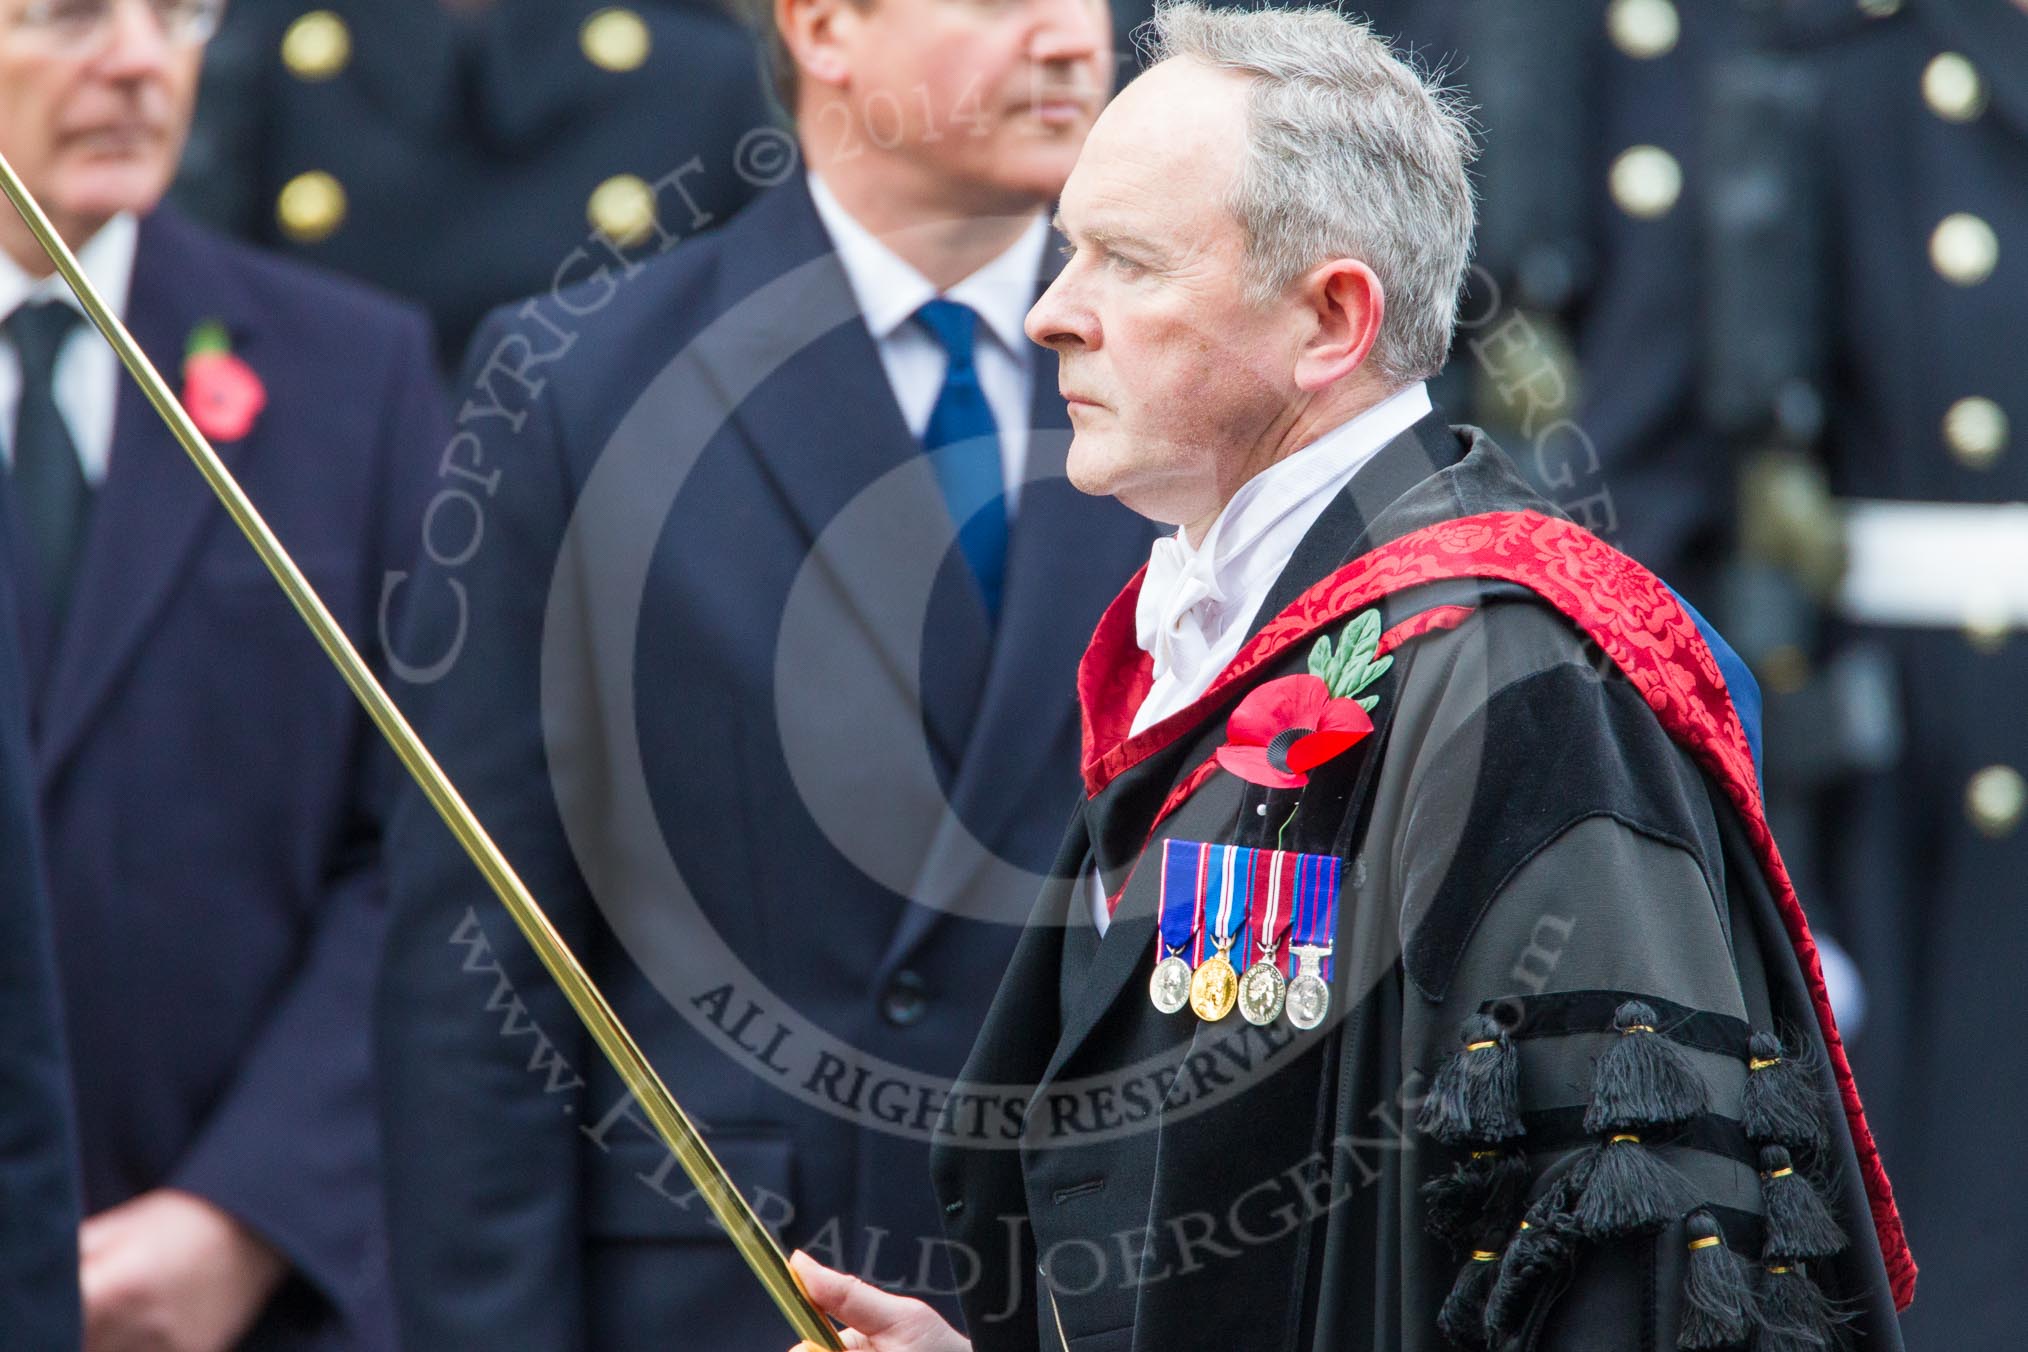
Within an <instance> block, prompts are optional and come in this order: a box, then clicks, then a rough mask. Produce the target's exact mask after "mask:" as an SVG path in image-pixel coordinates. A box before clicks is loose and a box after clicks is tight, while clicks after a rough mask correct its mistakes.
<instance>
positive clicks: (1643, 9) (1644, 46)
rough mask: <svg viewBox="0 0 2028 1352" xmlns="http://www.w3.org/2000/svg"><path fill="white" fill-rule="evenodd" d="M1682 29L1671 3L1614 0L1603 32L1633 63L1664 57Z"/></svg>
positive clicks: (1645, 0)
mask: <svg viewBox="0 0 2028 1352" xmlns="http://www.w3.org/2000/svg"><path fill="white" fill-rule="evenodd" d="M1681 29H1682V23H1681V21H1680V20H1679V19H1678V18H1677V17H1676V6H1675V5H1673V4H1671V3H1670V0H1613V2H1612V5H1611V7H1610V8H1608V9H1607V10H1606V31H1607V32H1608V33H1610V34H1612V39H1613V46H1615V47H1617V48H1619V49H1620V50H1621V51H1623V52H1625V53H1626V54H1627V55H1628V56H1631V57H1633V58H1634V59H1635V60H1636V61H1648V60H1652V59H1653V58H1655V57H1658V56H1664V55H1666V54H1667V53H1668V52H1669V50H1670V49H1671V48H1673V47H1674V46H1675V45H1676V37H1677V34H1678V33H1679V32H1680V31H1681Z"/></svg>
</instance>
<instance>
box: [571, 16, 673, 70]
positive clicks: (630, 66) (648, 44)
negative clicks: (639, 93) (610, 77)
mask: <svg viewBox="0 0 2028 1352" xmlns="http://www.w3.org/2000/svg"><path fill="white" fill-rule="evenodd" d="M577 41H578V45H579V46H580V47H582V48H584V55H585V60H587V61H589V62H591V63H592V64H593V65H594V66H597V67H598V68H599V69H600V70H610V71H614V72H616V73H624V72H626V71H630V70H639V69H640V68H641V67H642V65H643V64H645V63H646V62H647V60H648V52H649V50H650V49H651V48H652V47H653V46H654V39H653V38H652V37H650V36H649V34H648V25H647V24H646V23H644V22H642V20H641V16H640V15H638V14H636V13H634V11H632V10H631V9H602V10H600V11H599V12H598V13H596V14H594V15H592V16H591V17H590V18H589V19H586V20H585V21H584V27H583V28H581V29H579V30H578V35H577Z"/></svg>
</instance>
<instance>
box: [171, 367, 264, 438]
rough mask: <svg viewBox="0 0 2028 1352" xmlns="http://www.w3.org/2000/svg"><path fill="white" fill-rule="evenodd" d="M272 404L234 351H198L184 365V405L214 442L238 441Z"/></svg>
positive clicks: (260, 385) (253, 375)
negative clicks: (262, 411)
mask: <svg viewBox="0 0 2028 1352" xmlns="http://www.w3.org/2000/svg"><path fill="white" fill-rule="evenodd" d="M267 404H268V391H267V387H266V386H265V385H263V384H261V378H260V377H259V376H257V375H255V374H254V372H253V368H252V367H250V366H248V365H247V364H246V363H245V362H243V361H241V360H240V359H239V358H238V357H235V356H234V355H233V354H232V353H230V352H198V353H194V354H193V355H191V356H190V357H188V358H186V359H185V360H184V363H183V406H184V407H185V408H186V409H188V410H190V420H191V421H192V422H194V423H196V424H197V430H198V431H200V432H202V433H204V435H205V436H207V437H210V438H211V439H212V440H213V441H238V440H239V439H240V438H241V437H243V436H245V435H246V434H247V433H248V432H251V431H252V430H253V425H254V420H255V419H256V418H258V417H260V414H261V410H262V409H264V408H266V407H267Z"/></svg>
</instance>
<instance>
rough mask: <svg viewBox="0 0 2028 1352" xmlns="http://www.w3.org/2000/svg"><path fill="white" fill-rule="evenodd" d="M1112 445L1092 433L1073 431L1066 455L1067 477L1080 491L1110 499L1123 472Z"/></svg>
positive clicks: (1071, 484)
mask: <svg viewBox="0 0 2028 1352" xmlns="http://www.w3.org/2000/svg"><path fill="white" fill-rule="evenodd" d="M1119 468H1120V467H1119V466H1118V464H1116V463H1115V462H1114V460H1113V458H1112V456H1111V455H1110V453H1109V448H1108V447H1107V446H1106V445H1105V443H1104V442H1102V441H1101V440H1100V439H1099V438H1097V437H1095V436H1093V435H1092V434H1091V433H1089V432H1074V433H1073V434H1072V435H1071V438H1070V450H1069V452H1068V453H1067V454H1066V455H1065V457H1064V462H1063V473H1064V477H1065V478H1067V479H1069V480H1070V486H1071V487H1072V488H1075V489H1076V490H1077V491H1078V492H1080V493H1089V494H1091V495H1092V496H1093V497H1095V498H1109V497H1111V496H1113V494H1114V493H1115V492H1117V491H1118V489H1119V484H1120V473H1119Z"/></svg>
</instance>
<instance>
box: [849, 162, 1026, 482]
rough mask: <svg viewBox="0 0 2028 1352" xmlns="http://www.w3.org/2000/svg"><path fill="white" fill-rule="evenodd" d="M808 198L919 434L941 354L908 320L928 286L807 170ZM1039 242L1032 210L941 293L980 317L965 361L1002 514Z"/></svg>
mask: <svg viewBox="0 0 2028 1352" xmlns="http://www.w3.org/2000/svg"><path fill="white" fill-rule="evenodd" d="M810 196H811V197H812V198H814V199H815V200H816V203H817V215H818V217H819V219H821V220H822V221H823V223H824V232H825V233H826V234H828V235H830V237H831V243H832V244H833V245H834V246H836V248H837V250H838V259H839V261H840V262H841V263H842V264H843V265H844V267H845V277H846V280H847V281H848V282H850V283H851V286H852V295H853V298H854V299H856V300H857V301H858V302H859V311H860V313H861V315H863V316H864V317H865V320H866V328H867V331H868V332H869V333H871V334H872V335H873V342H874V345H875V346H876V347H878V348H879V349H880V364H881V366H882V367H884V368H885V369H886V371H887V383H888V384H889V385H890V386H892V387H893V389H894V398H895V402H896V403H898V404H899V405H900V406H901V416H902V418H903V420H904V421H905V422H907V424H908V430H909V431H911V432H913V433H914V434H915V436H916V439H917V440H918V441H919V440H921V439H922V435H923V432H924V431H925V430H926V429H927V428H928V427H929V420H930V414H931V413H932V412H933V411H934V410H935V408H936V403H937V395H938V394H939V393H940V392H941V391H942V390H943V386H944V372H945V369H946V368H947V367H948V366H949V364H950V359H949V357H948V356H947V355H946V354H945V352H944V348H943V344H941V343H939V342H938V341H937V340H936V338H935V337H933V336H932V335H931V334H930V332H929V330H928V329H926V328H924V327H923V326H922V325H920V324H916V323H911V322H910V320H911V317H912V316H913V315H914V314H915V312H916V311H917V310H918V309H920V308H922V305H923V303H924V302H925V301H930V300H934V299H936V297H937V294H938V293H937V289H936V287H935V286H934V285H933V284H932V283H931V282H930V280H929V279H928V278H927V277H924V276H923V275H922V274H921V273H920V272H917V271H916V270H915V269H914V268H913V267H911V266H909V265H908V264H907V263H906V262H903V261H902V259H901V258H900V257H899V256H898V255H897V254H896V253H895V252H894V250H892V249H890V248H888V247H887V245H885V244H883V243H881V241H880V239H879V237H877V236H876V235H874V234H873V232H872V231H870V230H868V229H867V228H866V227H865V226H863V225H861V224H860V223H859V222H858V221H857V220H855V219H853V217H852V215H851V213H849V212H848V211H846V210H845V208H844V207H843V206H842V205H841V204H840V203H839V201H838V199H837V198H836V197H835V196H833V195H832V193H831V190H830V189H829V188H828V187H826V186H825V185H824V180H823V179H821V178H819V177H817V175H815V174H811V175H810ZM1048 244H1049V222H1048V221H1047V220H1046V219H1045V218H1044V217H1043V215H1042V213H1040V212H1037V213H1036V216H1035V220H1034V221H1033V222H1032V223H1031V224H1030V225H1029V227H1028V229H1026V230H1025V231H1023V232H1022V234H1021V238H1019V239H1017V240H1015V241H1014V243H1013V244H1012V245H1011V246H1010V247H1009V248H1008V249H1007V250H1006V252H1004V253H1002V254H1001V255H1000V256H999V257H997V258H995V259H994V260H993V261H992V262H990V263H988V264H986V265H985V266H984V267H982V268H980V269H979V270H978V271H977V272H975V273H973V274H972V275H971V276H969V277H967V278H965V280H963V281H962V282H959V283H958V284H957V285H956V286H954V287H952V288H951V289H950V290H948V291H946V292H944V293H943V295H944V298H945V299H947V300H954V301H957V302H958V303H960V304H962V305H968V306H970V307H971V308H972V310H973V311H974V312H976V313H977V314H978V316H979V338H978V343H977V346H976V347H975V349H974V361H975V363H976V364H977V366H978V368H979V385H980V387H981V389H983V391H984V392H985V395H986V405H987V407H989V408H991V409H992V410H993V422H994V423H995V424H996V428H997V430H998V432H999V435H1000V470H1001V476H1002V480H1003V482H1004V483H1005V484H1006V487H1007V515H1008V518H1009V519H1010V520H1011V519H1012V518H1013V515H1014V510H1015V508H1016V507H1017V506H1018V505H1019V502H1020V497H1021V482H1022V479H1023V478H1024V477H1025V472H1026V470H1027V467H1028V409H1029V401H1030V399H1031V398H1032V396H1033V394H1034V391H1035V368H1034V364H1033V362H1032V360H1031V354H1032V353H1033V351H1034V346H1035V345H1034V344H1033V343H1031V342H1029V341H1028V335H1027V334H1026V333H1024V332H1023V331H1022V327H1021V326H1022V323H1023V321H1025V320H1026V319H1027V317H1028V311H1029V309H1030V308H1031V307H1032V306H1033V305H1034V304H1035V284H1036V282H1037V281H1038V280H1039V279H1040V277H1041V275H1042V251H1043V250H1044V249H1045V248H1047V247H1048Z"/></svg>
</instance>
